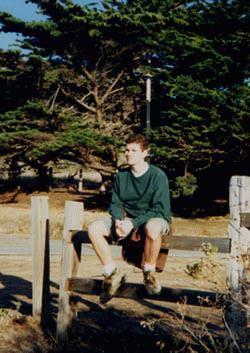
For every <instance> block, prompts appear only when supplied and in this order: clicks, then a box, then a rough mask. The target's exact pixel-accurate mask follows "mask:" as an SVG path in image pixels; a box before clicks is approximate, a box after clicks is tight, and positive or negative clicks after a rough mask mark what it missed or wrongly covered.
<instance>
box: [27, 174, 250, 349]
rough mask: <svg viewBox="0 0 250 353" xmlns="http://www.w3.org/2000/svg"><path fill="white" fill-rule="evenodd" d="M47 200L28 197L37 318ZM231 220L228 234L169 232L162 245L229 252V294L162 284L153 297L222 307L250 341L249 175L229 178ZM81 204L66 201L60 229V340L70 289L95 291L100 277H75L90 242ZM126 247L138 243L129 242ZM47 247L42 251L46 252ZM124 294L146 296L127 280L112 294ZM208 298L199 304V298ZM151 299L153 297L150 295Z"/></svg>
mask: <svg viewBox="0 0 250 353" xmlns="http://www.w3.org/2000/svg"><path fill="white" fill-rule="evenodd" d="M46 202H48V200H47V201H46V199H44V198H39V197H34V198H32V214H33V216H32V224H33V226H32V227H33V228H32V229H33V240H34V241H33V244H34V256H33V259H34V261H33V315H34V316H35V317H36V318H37V320H40V322H42V321H43V320H44V319H43V318H44V317H46V306H45V305H44V304H45V303H46V300H45V298H46V291H48V285H46V283H47V282H48V266H49V265H48V244H47V243H48V211H47V207H46V206H45V204H46ZM229 203H230V222H229V228H228V237H224V238H211V237H188V236H186V237H182V236H172V237H169V238H168V239H167V240H166V242H164V243H163V244H162V247H161V252H167V251H168V249H176V250H192V251H194V250H198V248H199V247H200V246H201V245H202V243H211V244H212V245H215V246H216V247H217V248H218V252H221V253H225V254H228V275H227V279H228V287H229V289H228V292H227V293H216V292H208V291H199V290H190V289H185V288H183V289H176V288H166V287H164V288H163V290H162V293H161V294H160V296H157V300H164V301H176V302H177V301H180V300H181V299H182V298H187V303H188V304H192V305H202V304H204V305H214V303H216V305H225V304H226V305H225V316H226V319H227V322H228V325H229V326H230V329H231V330H232V332H233V333H234V334H235V335H236V336H235V337H239V339H241V340H247V339H249V332H248V330H249V319H250V318H249V311H248V309H249V306H248V305H247V304H248V303H249V297H250V295H249V287H248V285H249V269H248V267H247V266H249V265H248V264H247V261H244V259H246V258H247V257H248V256H250V255H249V249H250V231H249V230H248V228H249V224H250V177H245V176H233V177H232V178H231V181H230V202H229ZM83 217H84V212H83V204H82V203H80V202H71V201H67V202H66V203H65V221H64V231H63V249H62V264H61V266H62V267H61V282H60V291H59V303H58V320H57V338H58V340H59V341H60V342H65V341H67V339H68V330H69V328H70V326H71V323H72V320H73V318H74V315H75V309H74V308H73V306H72V305H71V298H72V294H73V293H74V291H79V292H82V293H88V294H99V293H100V291H101V281H100V280H95V279H87V278H78V277H77V272H78V267H79V264H80V261H81V246H82V244H84V243H89V240H88V237H87V233H86V232H84V231H82V230H81V229H82V224H83ZM127 246H142V245H141V244H139V243H138V244H137V243H134V242H133V243H131V244H127ZM46 251H47V254H46ZM117 296H118V297H123V298H133V299H137V298H147V297H148V294H147V293H146V291H145V289H144V286H143V285H141V284H134V283H133V284H132V283H126V284H125V285H124V286H123V287H122V289H121V290H119V292H118V293H117ZM202 297H203V298H208V299H209V301H207V300H205V301H204V302H203V301H201V300H200V298H202ZM150 298H152V299H154V297H152V296H151V297H150Z"/></svg>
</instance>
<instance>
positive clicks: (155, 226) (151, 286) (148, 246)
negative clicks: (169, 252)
mask: <svg viewBox="0 0 250 353" xmlns="http://www.w3.org/2000/svg"><path fill="white" fill-rule="evenodd" d="M167 229H168V224H167V222H166V221H164V220H163V219H161V218H151V219H150V220H149V221H148V222H147V224H146V225H145V235H146V237H145V245H144V264H143V273H144V282H145V285H146V289H147V291H148V293H149V294H158V293H160V291H161V284H160V282H159V280H158V279H157V278H156V276H155V268H156V261H157V258H158V255H159V252H160V249H161V237H162V235H163V233H165V232H166V230H167Z"/></svg>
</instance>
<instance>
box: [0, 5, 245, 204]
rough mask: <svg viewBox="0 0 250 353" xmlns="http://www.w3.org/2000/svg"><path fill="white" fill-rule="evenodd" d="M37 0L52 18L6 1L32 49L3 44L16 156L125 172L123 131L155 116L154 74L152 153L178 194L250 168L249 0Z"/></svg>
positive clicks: (34, 162) (5, 137)
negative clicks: (27, 16)
mask: <svg viewBox="0 0 250 353" xmlns="http://www.w3.org/2000/svg"><path fill="white" fill-rule="evenodd" d="M29 2H32V3H34V4H37V6H38V8H39V11H40V12H41V13H42V14H43V15H45V16H46V17H45V18H44V21H40V22H25V21H22V20H20V19H17V18H14V17H13V16H12V15H10V14H6V13H0V21H1V23H2V30H3V31H5V32H19V33H21V34H22V35H23V36H24V40H23V41H21V42H20V45H21V48H23V49H29V54H27V55H26V58H23V55H22V54H21V52H13V51H6V52H3V51H2V52H1V53H0V61H1V71H0V83H1V86H0V87H1V88H0V89H1V90H2V91H1V96H2V102H3V103H2V105H1V107H0V109H1V110H0V113H1V116H0V139H1V143H0V151H1V154H2V155H3V156H4V155H6V158H7V160H11V159H12V158H14V159H15V163H17V162H18V161H19V162H22V163H25V164H29V165H31V166H32V167H33V168H36V169H37V168H38V164H39V166H43V165H44V166H47V165H48V164H49V162H50V161H53V162H56V161H57V160H59V159H69V160H72V161H77V162H79V163H81V164H84V165H88V166H89V165H91V166H92V167H93V168H97V169H98V168H99V169H103V168H104V166H106V165H107V166H108V168H109V171H110V172H113V171H114V167H116V163H117V160H118V149H119V146H120V144H121V143H122V141H123V139H124V138H125V137H126V136H127V134H128V133H129V132H131V131H132V130H133V131H141V130H142V128H143V127H144V125H145V124H144V122H143V121H144V120H145V119H144V117H143V114H144V111H143V109H144V106H145V94H144V91H145V75H146V74H151V75H152V82H153V86H152V104H151V111H152V114H151V125H152V129H151V131H149V132H148V134H149V136H150V137H151V141H152V154H153V158H152V160H153V161H155V162H156V163H157V164H158V165H160V166H161V167H162V168H164V169H165V170H166V171H167V172H168V175H169V177H170V179H171V185H172V187H173V195H175V196H176V197H177V196H179V197H185V198H187V197H189V196H188V195H192V194H193V193H194V192H195V195H196V197H198V196H197V195H199V192H200V191H201V190H200V189H199V188H198V189H197V187H198V186H200V187H201V186H202V185H203V184H202V183H203V181H202V180H204V175H209V176H210V177H211V175H212V174H213V173H214V175H216V176H217V180H218V178H221V179H222V180H223V178H224V180H225V181H224V182H228V179H225V177H227V178H228V177H229V176H230V170H231V173H232V174H233V173H243V174H248V173H249V165H250V160H249V159H250V158H249V157H250V156H249V150H250V149H249V147H250V131H249V126H250V122H249V119H250V118H249V117H250V114H249V97H250V85H249V52H250V51H249V48H250V36H249V8H248V6H249V5H248V3H247V2H246V1H245V0H237V1H236V0H235V1H232V0H218V1H205V0H203V1H179V2H177V1H174V0H157V1H147V0H133V1H130V0H127V1H114V0H105V1H103V2H102V6H100V7H97V8H96V7H95V6H94V5H93V6H80V5H77V4H74V2H73V1H70V0H60V1H59V0H53V1H47V0H30V1H29ZM11 141H12V142H11ZM104 161H105V162H104ZM219 170H220V171H223V172H222V173H221V175H220V176H218V175H219V172H218V171H219ZM218 184H219V185H221V182H219V181H218ZM207 191H208V193H209V192H210V191H209V190H207Z"/></svg>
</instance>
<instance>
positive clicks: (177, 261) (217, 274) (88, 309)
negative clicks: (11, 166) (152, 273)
mask: <svg viewBox="0 0 250 353" xmlns="http://www.w3.org/2000/svg"><path fill="white" fill-rule="evenodd" d="M38 195H48V196H49V205H50V226H51V238H54V239H61V237H62V230H63V220H64V215H63V213H64V204H65V201H66V200H74V201H80V202H84V208H85V212H84V214H85V218H84V219H85V221H84V222H85V224H84V227H87V225H88V223H89V222H91V221H92V220H93V219H96V218H98V217H100V216H102V215H104V214H105V207H106V205H107V201H108V200H107V198H105V196H103V197H102V198H97V197H96V193H95V192H94V191H91V190H90V191H89V192H88V193H85V194H76V193H74V192H65V190H56V191H51V192H49V193H46V192H44V193H33V194H24V193H19V194H18V195H17V197H16V199H15V201H14V202H10V203H1V204H0V235H2V236H4V237H8V236H9V235H16V236H20V237H24V238H29V237H30V233H31V206H30V204H31V197H32V196H38ZM7 196H8V195H6V197H7ZM1 202H3V195H2V198H1ZM228 221H229V217H228V216H226V217H209V218H202V219H182V218H178V217H174V220H173V227H174V234H175V235H177V236H178V235H187V236H211V237H217V236H220V237H221V236H226V233H227V226H228ZM116 260H117V261H118V262H119V265H120V266H121V267H122V268H124V270H126V272H127V274H128V281H129V282H139V283H141V282H142V275H141V271H140V270H138V269H135V268H133V267H132V266H130V265H128V264H126V263H124V262H123V261H121V259H120V258H119V259H118V258H117V259H116ZM199 261H200V259H199V258H192V257H187V256H183V257H181V256H178V257H173V256H169V258H168V262H167V266H166V269H165V271H164V272H163V273H161V274H160V275H159V276H160V278H161V282H162V284H163V286H166V287H173V288H183V287H184V288H190V289H204V290H211V291H218V292H223V291H225V289H226V274H227V259H226V256H220V257H218V256H217V255H216V256H215V257H214V258H213V259H212V263H213V265H212V266H211V267H209V268H206V269H205V271H204V273H203V274H202V275H201V276H200V277H199V278H195V277H192V276H190V275H189V274H188V273H187V265H189V266H192V265H194V264H196V263H198V262H199ZM60 265H61V258H60V256H51V278H50V279H51V291H52V296H53V304H52V305H53V306H54V308H53V310H52V311H54V312H56V307H57V295H58V287H59V283H60V271H61V268H60ZM0 271H1V273H0V308H12V309H18V311H19V312H20V313H24V314H25V315H30V314H31V303H32V258H31V256H27V255H26V256H24V255H22V256H21V255H19V256H10V255H1V256H0ZM100 274H101V266H100V264H99V262H98V260H97V258H96V257H95V256H85V257H83V258H82V263H81V266H80V269H79V274H78V275H79V276H84V277H87V276H90V277H95V278H101V276H100ZM79 298H80V300H79V307H78V308H79V320H80V319H81V320H82V322H83V321H84V322H85V324H83V325H82V326H81V327H84V330H83V331H84V333H81V337H85V338H83V340H84V339H85V342H88V345H87V346H86V345H85V346H84V345H83V340H82V341H81V345H80V347H81V349H80V350H79V351H84V352H96V353H97V352H105V353H112V352H113V350H111V348H110V346H109V344H108V343H107V339H106V340H105V339H104V338H102V339H100V338H99V339H100V342H101V343H100V344H99V345H97V344H96V342H92V341H91V342H90V337H91V335H93V332H94V333H95V335H97V336H98V335H99V334H101V332H102V333H103V334H104V333H105V332H106V331H105V330H107V321H105V320H104V323H103V324H102V320H103V318H104V317H106V320H113V322H114V323H115V322H116V320H118V318H119V320H118V321H119V322H121V320H123V321H122V322H123V327H127V326H128V327H130V329H128V330H127V331H126V332H127V333H126V334H127V335H128V336H126V337H127V340H128V341H129V339H130V335H131V332H130V330H131V327H134V326H133V325H134V324H132V323H131V321H130V320H127V319H124V318H125V317H126V318H128V317H130V318H131V317H133V318H134V320H135V322H136V325H137V326H136V327H134V331H133V332H137V331H138V334H139V335H142V336H140V337H142V342H144V343H145V342H146V341H145V337H148V335H149V334H152V332H153V331H154V330H156V327H157V335H158V336H159V332H165V331H164V329H163V326H164V325H163V323H165V324H167V326H168V328H169V329H170V326H171V325H170V322H172V321H173V322H174V320H173V318H174V319H175V324H173V327H175V328H176V327H180V322H182V323H183V321H181V320H182V319H183V318H187V320H188V321H189V322H193V323H195V324H196V325H200V326H201V327H204V323H207V324H208V326H209V325H210V326H211V329H212V330H215V331H217V332H219V331H220V330H222V328H221V327H222V316H221V315H222V312H221V310H219V309H216V308H213V309H202V308H201V307H199V306H198V307H195V306H187V305H185V304H174V303H166V302H158V301H152V300H140V301H135V300H128V299H120V298H113V299H112V300H111V301H110V302H109V303H108V304H107V305H106V306H105V307H103V306H100V305H99V303H98V298H97V297H95V296H80V297H79ZM81 313H85V314H84V315H82V316H83V317H84V319H82V317H81ZM90 313H92V315H90ZM104 313H105V315H106V316H105V315H104ZM103 315H104V316H103ZM121 317H122V318H123V319H121ZM0 318H1V313H0ZM178 318H179V319H178ZM201 318H202V320H203V321H202V322H201ZM96 320H97V321H98V324H97V322H96ZM126 320H127V321H126ZM176 320H177V321H176ZM178 320H180V321H179V323H178ZM126 325H127V326H126ZM131 325H132V326H131ZM169 325H170V326H169ZM175 325H176V326H175ZM202 325H203V326H202ZM79 327H80V326H79ZM79 327H78V328H79ZM171 327H172V326H171ZM173 327H172V328H171V329H173ZM206 327H207V326H206ZM116 328H117V330H118V331H119V329H120V330H121V332H122V331H123V329H122V327H120V326H119V324H118V323H116ZM90 329H92V331H91V332H90ZM52 331H53V329H52ZM118 331H117V332H118ZM87 332H89V335H87V336H86V334H87ZM121 332H120V331H119V332H118V333H117V334H118V336H119V339H123V338H124V335H122V334H121ZM144 333H145V335H144ZM78 334H79V332H78ZM108 334H109V335H110V332H109V333H108ZM165 334H166V333H164V335H165ZM0 335H1V332H0ZM157 335H156V336H157ZM144 336H145V337H144ZM158 336H157V337H158ZM160 336H161V335H160ZM160 336H159V337H160ZM121 337H123V338H121ZM143 337H144V338H143ZM159 337H158V338H159ZM110 339H111V338H110ZM158 341H159V342H158ZM158 341H157V340H156V341H155V346H154V347H155V348H154V349H155V350H152V349H151V352H168V351H170V350H167V348H166V347H167V346H166V342H165V343H164V342H163V341H162V340H161V339H159V340H158ZM157 342H158V343H157ZM162 342H163V343H162ZM91 347H92V348H91ZM105 347H106V348H105ZM114 347H115V346H114ZM160 347H162V348H160ZM116 349H118V348H117V347H116ZM140 349H142V351H143V345H142V348H137V350H134V351H129V350H128V348H127V351H126V350H121V349H120V351H121V352H124V353H125V352H129V353H137V352H141V350H140ZM38 351H39V350H37V352H38ZM40 351H41V352H42V350H40ZM40 351H39V352H40ZM68 351H69V352H70V349H69V350H68ZM73 351H74V350H72V352H73ZM144 351H146V352H147V350H145V347H144ZM184 351H185V350H184ZM186 351H188V350H186ZM0 352H2V351H1V347H0ZM3 352H4V351H3ZM10 352H12V351H10ZM13 352H26V351H22V350H19V351H18V350H16V351H15V350H14V349H13ZM32 352H33V351H32ZM114 352H115V350H114ZM5 353H7V352H5Z"/></svg>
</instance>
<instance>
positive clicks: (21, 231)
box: [0, 191, 228, 239]
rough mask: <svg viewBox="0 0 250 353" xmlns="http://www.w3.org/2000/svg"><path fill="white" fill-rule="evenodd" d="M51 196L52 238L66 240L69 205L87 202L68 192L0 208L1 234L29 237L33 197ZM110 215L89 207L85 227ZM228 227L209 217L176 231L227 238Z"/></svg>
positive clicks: (183, 222)
mask: <svg viewBox="0 0 250 353" xmlns="http://www.w3.org/2000/svg"><path fill="white" fill-rule="evenodd" d="M39 195H48V196H49V215H50V229H51V232H50V233H51V238H54V239H60V238H61V237H62V231H63V223H64V204H65V201H67V200H69V201H83V203H84V204H85V199H84V197H85V196H84V195H79V194H75V193H68V192H65V191H53V192H50V193H33V194H29V195H26V194H24V193H19V194H18V196H17V198H16V200H15V202H12V203H8V204H0V234H15V235H20V236H22V235H25V236H29V235H30V233H31V196H39ZM86 202H87V201H86ZM105 214H107V213H106V212H104V211H100V210H98V209H93V210H90V209H88V208H87V206H85V211H84V227H85V228H87V225H88V224H89V223H90V222H91V221H93V220H95V219H97V218H99V217H102V216H104V215H105ZM227 227H228V217H207V218H196V219H184V218H179V217H174V219H173V228H174V234H175V235H177V236H178V235H190V236H198V235H200V236H211V237H216V236H218V237H220V236H225V235H226V232H227Z"/></svg>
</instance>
